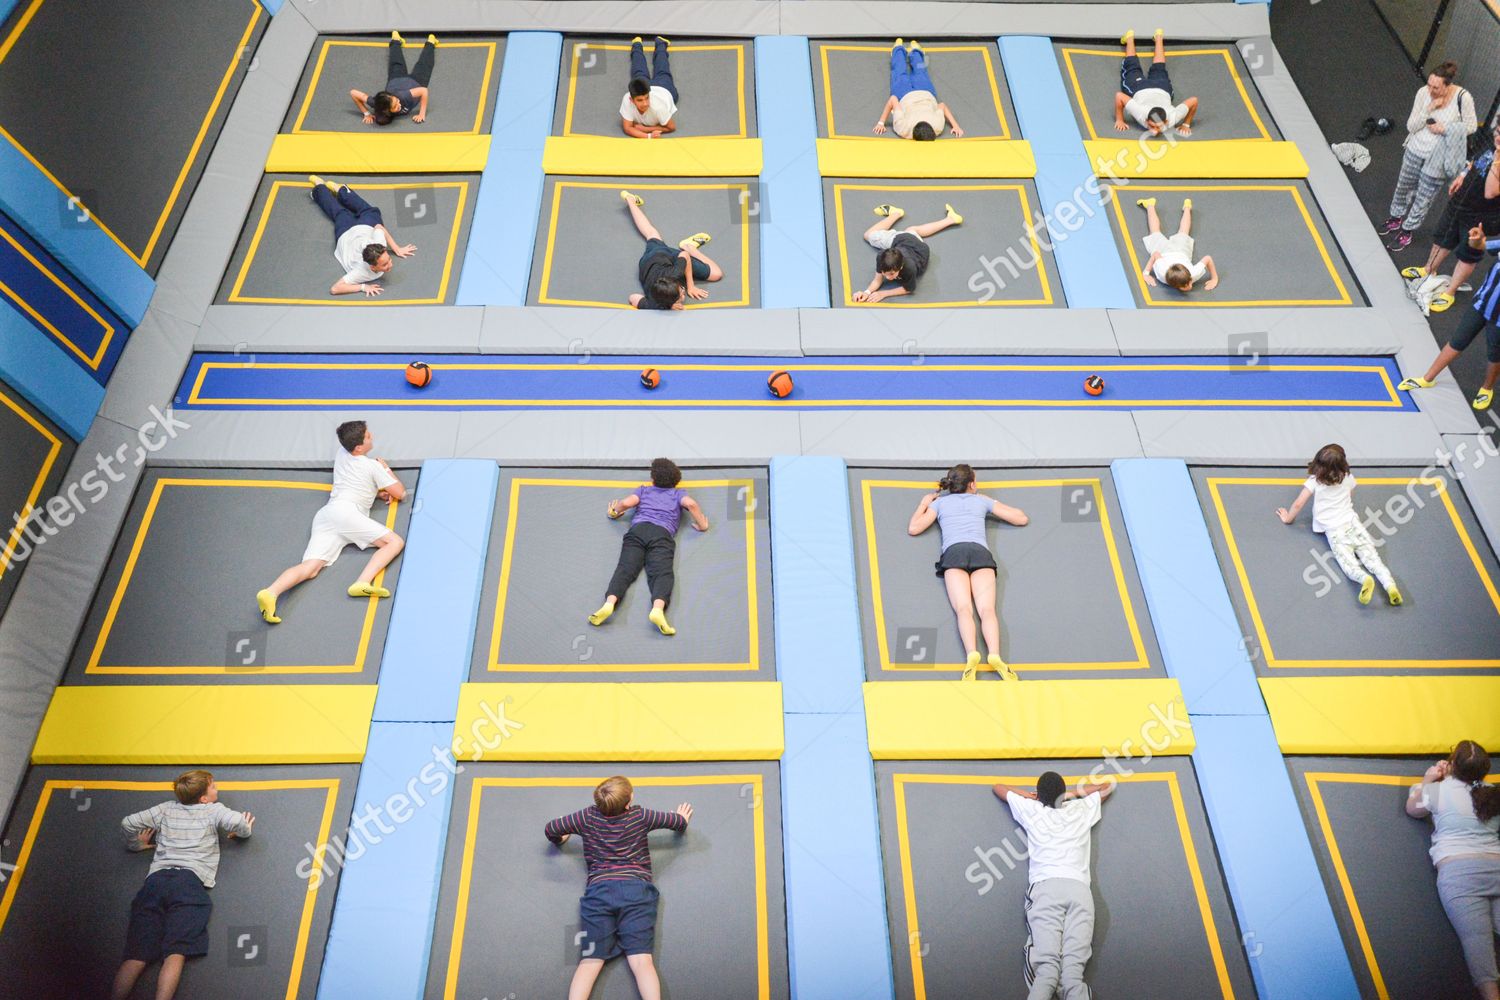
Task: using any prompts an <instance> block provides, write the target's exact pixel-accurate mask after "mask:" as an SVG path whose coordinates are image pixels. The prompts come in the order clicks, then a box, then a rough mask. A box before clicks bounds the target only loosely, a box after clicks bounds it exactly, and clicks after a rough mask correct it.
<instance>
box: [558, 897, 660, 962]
mask: <svg viewBox="0 0 1500 1000" xmlns="http://www.w3.org/2000/svg"><path fill="white" fill-rule="evenodd" d="M658 899H659V893H658V892H657V890H656V886H655V885H653V884H652V883H650V882H647V881H646V880H645V879H639V878H612V879H602V880H600V881H598V882H592V883H590V884H589V886H588V888H587V889H585V890H584V891H583V898H582V899H580V900H579V901H578V918H579V922H580V924H581V925H582V930H583V933H582V935H581V936H580V938H579V946H580V951H581V954H580V955H579V957H580V958H599V959H603V960H605V961H608V960H609V959H611V958H614V957H615V956H616V955H649V954H651V948H652V945H653V944H654V943H655V940H656V906H657V900H658Z"/></svg>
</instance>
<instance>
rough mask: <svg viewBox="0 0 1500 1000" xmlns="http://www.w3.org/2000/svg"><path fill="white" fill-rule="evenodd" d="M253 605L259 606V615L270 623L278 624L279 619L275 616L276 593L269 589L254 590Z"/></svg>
mask: <svg viewBox="0 0 1500 1000" xmlns="http://www.w3.org/2000/svg"><path fill="white" fill-rule="evenodd" d="M255 605H256V607H258V608H260V616H261V617H262V618H264V619H265V620H266V621H267V622H268V623H270V624H272V625H280V624H281V619H280V618H277V617H276V595H275V594H273V593H271V592H270V591H269V590H258V591H256V592H255Z"/></svg>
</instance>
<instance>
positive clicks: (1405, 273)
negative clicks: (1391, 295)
mask: <svg viewBox="0 0 1500 1000" xmlns="http://www.w3.org/2000/svg"><path fill="white" fill-rule="evenodd" d="M1401 277H1403V278H1405V279H1406V280H1407V281H1414V280H1416V279H1417V278H1425V277H1427V268H1425V267H1403V268H1402V269H1401Z"/></svg>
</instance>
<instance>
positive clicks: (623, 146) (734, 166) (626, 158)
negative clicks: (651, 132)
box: [542, 135, 762, 177]
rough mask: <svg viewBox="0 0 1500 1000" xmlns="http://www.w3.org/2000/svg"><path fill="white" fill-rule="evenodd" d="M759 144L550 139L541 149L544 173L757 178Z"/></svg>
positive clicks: (600, 137)
mask: <svg viewBox="0 0 1500 1000" xmlns="http://www.w3.org/2000/svg"><path fill="white" fill-rule="evenodd" d="M761 162H762V160H761V148H760V140H759V139H692V138H682V139H677V138H671V137H668V138H666V139H631V138H627V137H626V136H623V135H622V136H620V137H619V138H614V137H612V136H607V135H554V136H548V137H547V144H546V146H544V147H543V148H542V172H543V173H548V174H577V175H583V176H601V175H607V176H610V177H755V176H757V175H758V174H759V173H760V170H761Z"/></svg>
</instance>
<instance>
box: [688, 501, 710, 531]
mask: <svg viewBox="0 0 1500 1000" xmlns="http://www.w3.org/2000/svg"><path fill="white" fill-rule="evenodd" d="M682 509H683V510H685V511H687V512H688V516H689V517H691V518H692V519H693V527H694V528H697V529H698V530H699V531H707V530H708V517H707V515H705V514H704V513H703V508H702V507H700V506H698V501H696V500H694V499H693V498H692V497H690V496H688V495H687V494H683V497H682Z"/></svg>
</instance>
